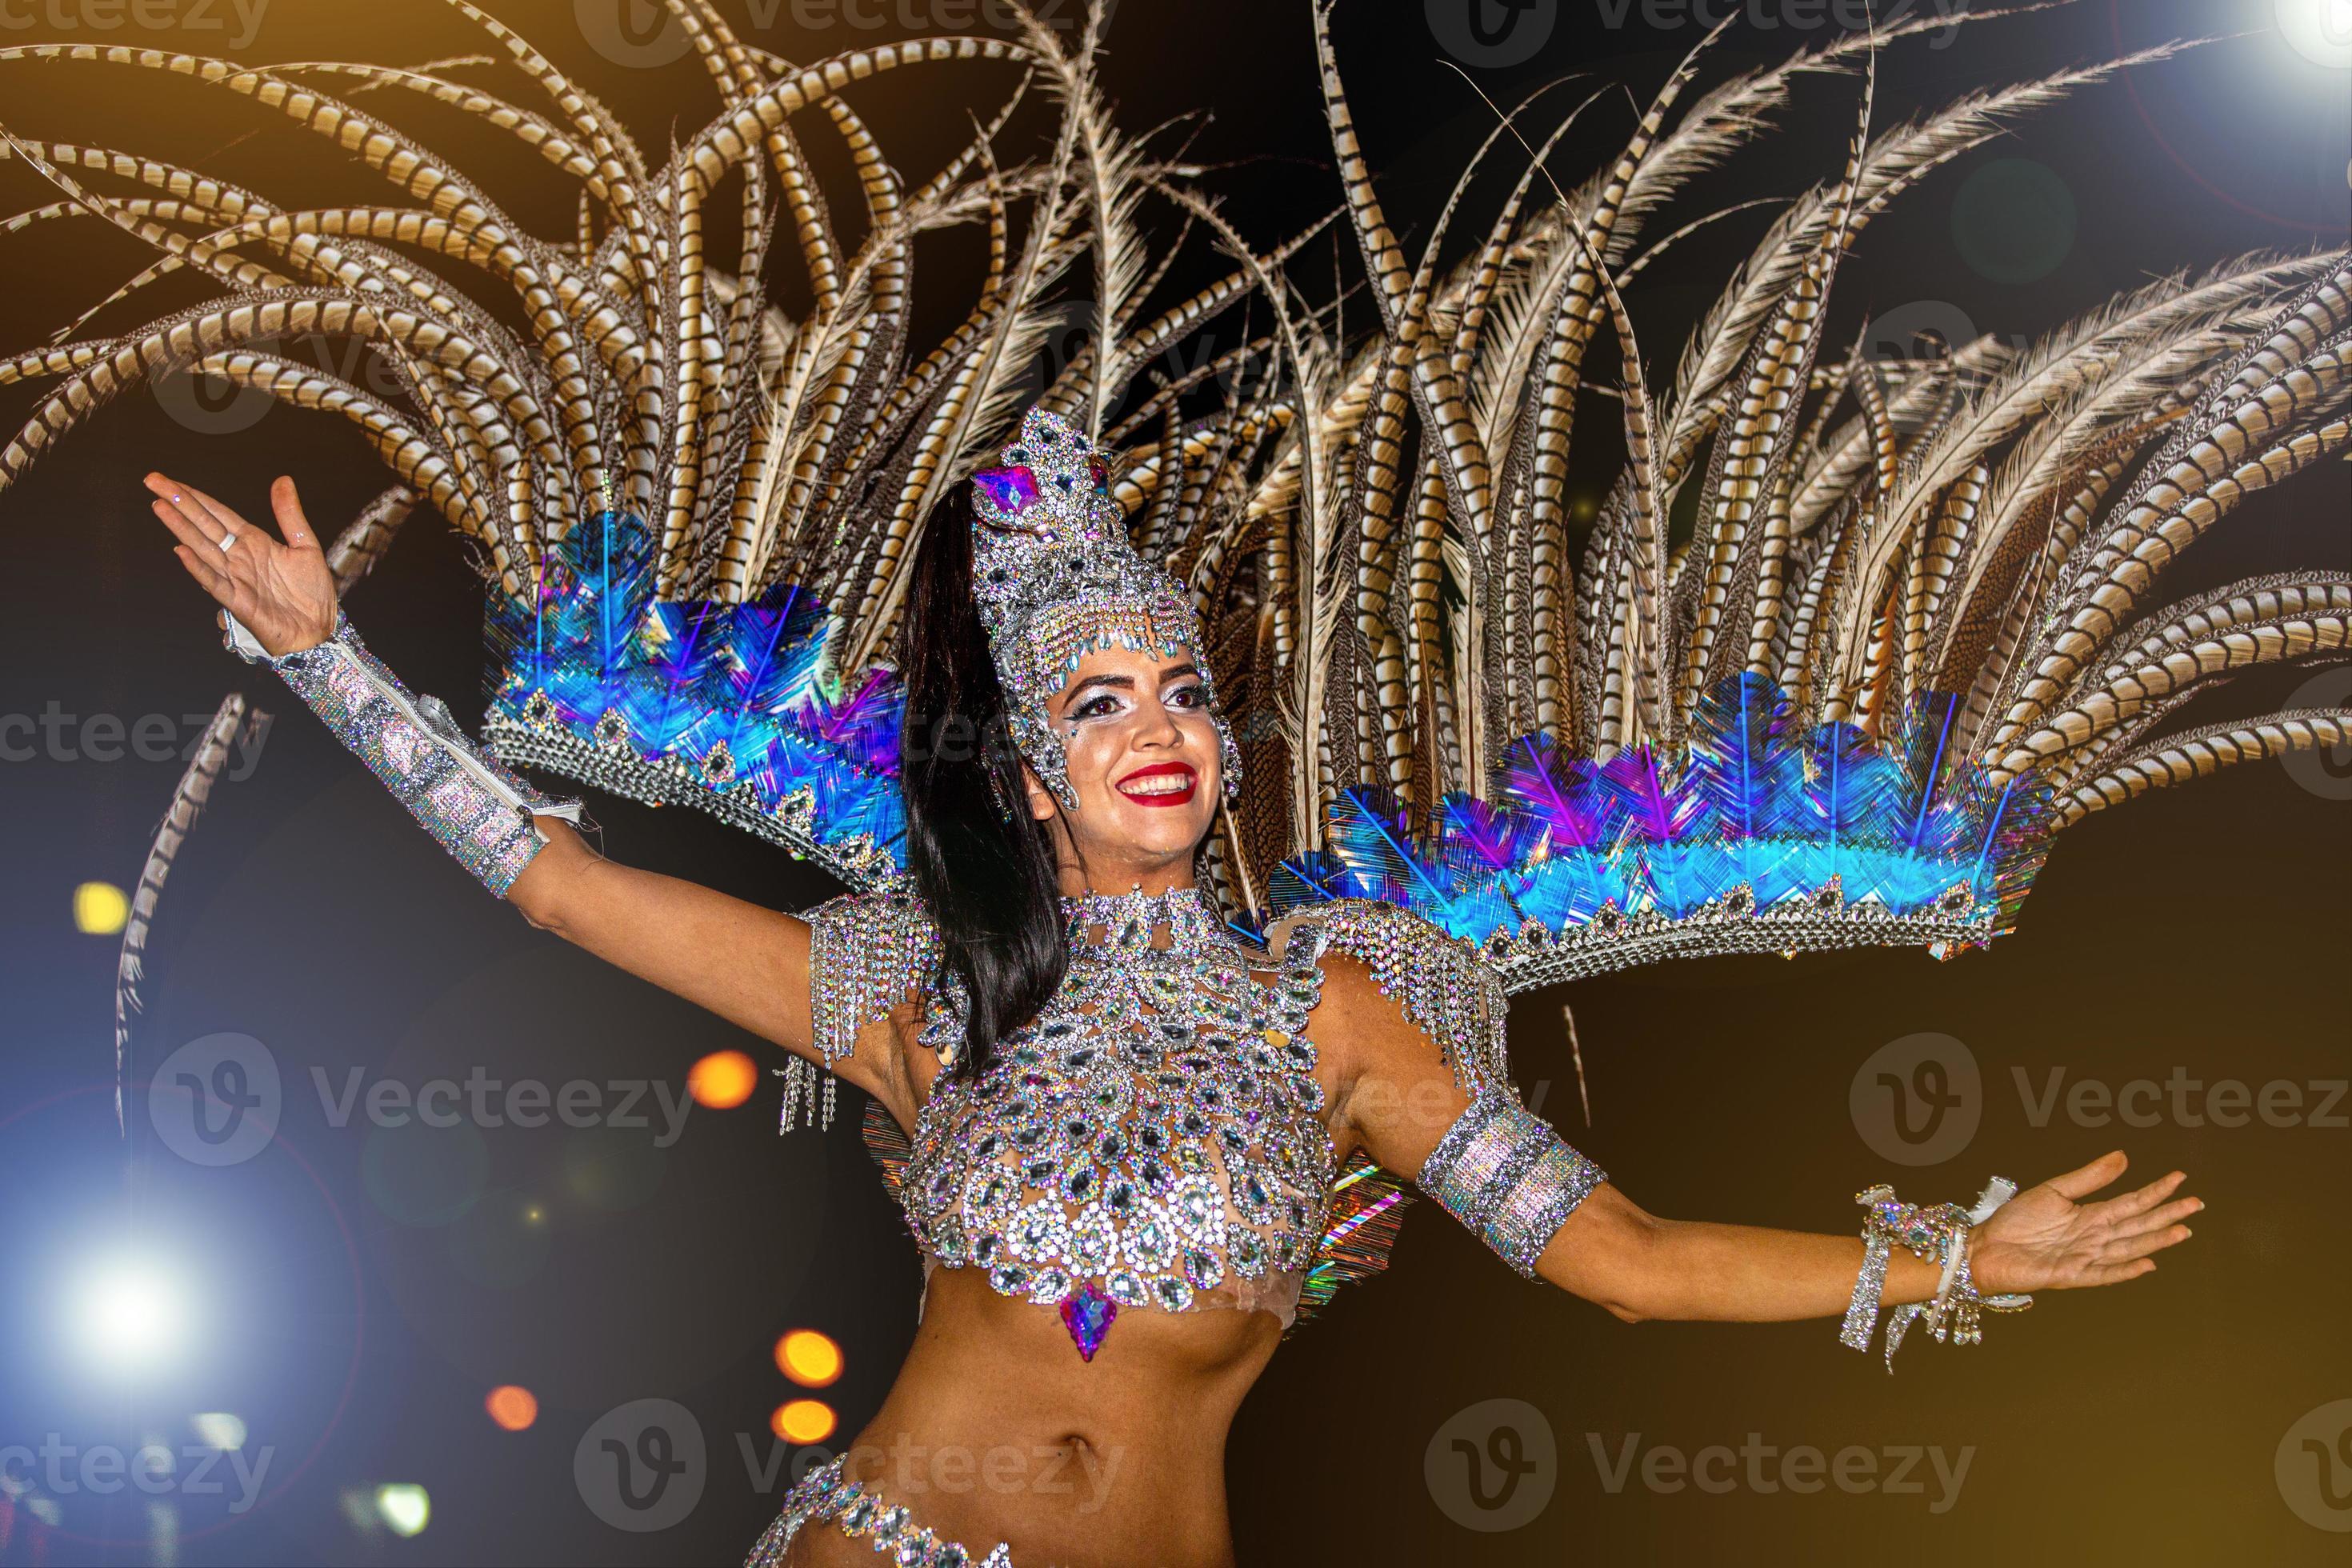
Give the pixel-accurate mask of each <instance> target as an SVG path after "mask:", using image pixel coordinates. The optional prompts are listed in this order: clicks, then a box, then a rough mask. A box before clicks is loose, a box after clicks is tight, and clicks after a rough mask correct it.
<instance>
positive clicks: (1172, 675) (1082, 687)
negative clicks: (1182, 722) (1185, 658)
mask: <svg viewBox="0 0 2352 1568" xmlns="http://www.w3.org/2000/svg"><path fill="white" fill-rule="evenodd" d="M1200 673H1201V668H1200V666H1198V665H1195V664H1177V665H1171V666H1170V667H1169V668H1167V669H1165V670H1163V671H1162V672H1161V673H1160V685H1162V686H1165V685H1167V684H1168V683H1169V682H1170V681H1171V680H1181V679H1184V678H1185V677H1186V676H1188V675H1191V676H1197V675H1199V674H1200ZM1097 686H1108V687H1111V688H1114V689H1118V690H1120V691H1132V690H1134V689H1135V677H1133V676H1131V675H1090V676H1088V677H1087V678H1086V679H1084V680H1081V681H1079V682H1078V683H1077V685H1076V687H1074V688H1072V689H1071V691H1070V695H1069V696H1068V698H1066V700H1067V701H1071V702H1076V700H1078V699H1079V698H1081V697H1083V696H1085V695H1086V694H1087V692H1088V691H1091V690H1093V689H1095V688H1096V687H1097Z"/></svg>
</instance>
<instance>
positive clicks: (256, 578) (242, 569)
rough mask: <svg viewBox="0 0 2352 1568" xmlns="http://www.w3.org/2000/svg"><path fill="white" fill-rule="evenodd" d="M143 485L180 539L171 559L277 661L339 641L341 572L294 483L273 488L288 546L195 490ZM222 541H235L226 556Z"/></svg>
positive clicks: (174, 484)
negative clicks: (337, 600) (337, 589)
mask: <svg viewBox="0 0 2352 1568" xmlns="http://www.w3.org/2000/svg"><path fill="white" fill-rule="evenodd" d="M145 483H146V486H147V488H148V489H150V490H152V491H153V492H154V494H155V498H156V499H155V502H154V509H155V515H156V516H157V517H159V518H161V519H163V526H164V527H166V528H168V529H170V530H171V531H173V533H174V534H175V535H177V536H178V537H179V540H180V542H179V543H178V544H177V545H176V546H174V547H173V554H175V555H177V556H178V557H179V558H180V564H181V565H183V566H184V567H186V568H187V569H188V575H189V576H191V577H194V579H195V580H196V581H197V583H198V584H201V585H202V586H203V588H204V590H205V593H207V594H210V595H212V596H213V597H214V598H215V599H216V600H218V601H219V602H220V603H221V605H223V606H225V607H226V609H227V610H228V612H229V613H230V614H231V615H233V616H236V618H237V619H238V620H239V621H242V622H243V623H244V624H245V628H246V629H247V631H249V632H251V633H252V634H253V635H254V637H256V639H257V640H258V641H259V642H260V644H261V646H262V647H265V648H267V649H268V651H269V652H270V654H271V655H272V656H278V655H283V654H289V653H293V652H295V651H296V650H298V649H300V648H306V647H312V646H314V645H316V644H318V643H321V642H324V641H326V640H327V638H329V637H332V636H333V635H334V631H335V574H334V573H333V572H331V571H330V570H329V569H328V566H327V554H326V552H325V551H323V550H321V549H320V548H319V541H318V537H317V536H316V535H315V534H313V533H312V532H311V531H310V521H308V520H307V519H305V518H304V517H303V515H302V502H301V500H300V499H299V497H298V496H296V495H295V493H294V481H293V480H292V479H287V478H285V477H284V476H282V475H281V476H280V477H279V478H278V482H277V483H275V484H273V485H271V486H270V487H269V505H270V510H272V511H274V512H276V513H277V514H278V528H279V530H280V531H282V532H284V534H285V535H286V542H284V543H282V544H281V543H279V542H278V541H277V540H275V539H272V538H270V537H269V531H268V529H264V528H257V527H255V526H254V525H253V524H252V523H249V522H247V521H245V519H243V518H242V517H239V516H238V515H237V514H236V512H235V511H233V510H230V509H229V508H227V507H226V506H224V505H222V504H221V503H220V502H219V501H216V500H214V499H213V498H212V497H210V496H208V495H206V494H205V492H204V491H202V490H200V489H196V488H195V487H194V485H184V484H182V483H180V482H179V481H178V480H176V479H167V478H165V477H164V476H163V475H162V474H149V475H148V476H147V478H146V480H145ZM224 540H227V541H229V545H228V548H227V549H226V550H223V549H222V548H221V542H222V541H224ZM221 625H222V626H223V627H224V628H226V626H227V625H228V623H227V622H226V621H225V620H224V621H222V622H221Z"/></svg>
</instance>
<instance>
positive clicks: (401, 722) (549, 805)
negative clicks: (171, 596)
mask: <svg viewBox="0 0 2352 1568" xmlns="http://www.w3.org/2000/svg"><path fill="white" fill-rule="evenodd" d="M221 625H222V626H223V628H224V632H225V635H224V637H222V639H221V640H222V642H223V643H224V644H225V645H226V647H228V649H229V650H230V651H231V652H233V653H235V654H236V656H237V657H238V658H242V659H244V660H245V661H246V662H247V664H258V665H263V666H266V667H267V668H270V669H273V670H275V671H277V672H278V675H280V676H281V677H283V678H284V679H285V681H286V684H287V685H288V686H289V687H291V688H293V689H294V693H295V695H296V696H298V697H299V698H301V699H302V700H303V701H304V702H305V703H307V704H309V705H310V708H311V710H313V711H315V712H316V713H317V714H318V715H319V717H320V719H321V720H323V721H325V722H326V725H327V728H328V729H329V730H331V731H333V732H334V735H335V738H336V739H337V740H339V741H341V742H342V743H343V744H344V745H346V746H348V747H350V748H351V749H352V752H356V753H357V754H358V756H359V758H360V760H361V761H362V762H363V763H366V764H367V766H368V771H369V772H370V773H373V774H375V776H376V777H377V778H379V779H381V780H383V784H384V785H385V787H386V788H388V789H390V790H391V791H392V793H393V795H394V796H395V797H397V798H398V799H399V801H400V803H401V804H402V805H404V806H406V807H407V808H408V811H409V815H411V816H414V817H415V818H416V820H417V821H418V822H420V823H422V824H424V826H425V831H426V832H428V833H430V834H432V835H433V837H435V838H436V839H438V840H440V842H441V847H443V848H445V849H446V850H448V851H449V853H450V854H452V855H454V856H456V857H457V860H458V862H459V864H461V865H463V866H464V867H465V868H466V869H467V871H468V872H470V873H471V874H472V875H473V877H474V879H476V880H477V881H478V882H480V883H481V884H482V885H483V886H484V887H486V888H488V889H489V890H490V891H491V892H492V893H493V894H495V895H497V896H498V897H499V898H501V899H503V898H505V897H506V896H507V889H508V888H509V887H510V886H512V884H513V882H514V879H515V878H516V877H518V876H520V874H521V872H522V868H524V867H525V866H527V865H529V864H530V861H531V858H532V857H534V856H536V855H537V854H538V853H539V852H540V850H541V849H542V848H545V847H546V846H547V836H546V835H545V834H543V833H541V831H540V830H539V829H538V827H537V826H534V825H533V824H532V822H531V820H530V819H531V817H532V816H534V815H536V816H560V817H562V818H563V819H564V820H565V821H567V822H572V823H575V824H576V823H579V822H581V821H582V820H583V816H582V811H581V804H580V802H579V801H578V800H576V799H558V798H556V797H554V796H551V795H545V794H543V793H541V791H540V790H538V789H536V788H534V787H532V785H531V784H529V783H527V782H526V781H525V780H523V779H522V778H520V776H518V775H517V774H515V773H512V772H510V771H509V769H507V768H506V767H505V766H503V765H502V764H500V763H499V762H498V761H497V759H495V758H493V757H491V756H490V755H488V753H487V752H485V751H484V750H483V749H482V748H481V746H480V745H478V743H477V742H475V741H474V740H473V739H472V738H470V737H469V736H467V733H466V731H464V729H463V728H461V727H460V726H459V725H458V723H457V720H456V719H454V718H453V717H451V716H450V713H449V710H448V708H447V707H446V706H445V705H444V704H443V703H442V701H441V700H440V699H439V698H437V697H431V696H425V697H417V696H415V695H413V694H412V693H411V692H410V691H409V689H408V688H407V687H405V686H404V685H402V684H401V681H400V678H399V677H397V676H395V675H394V674H393V673H392V671H391V670H389V669H387V668H384V665H383V661H382V660H380V659H378V658H376V657H375V656H374V655H373V654H372V653H370V652H368V650H367V645H366V644H364V643H363V642H362V641H361V640H360V635H359V631H358V628H356V627H355V626H352V623H351V617H350V616H347V615H346V614H344V612H343V611H342V609H341V607H340V606H339V607H338V608H337V609H336V611H335V630H334V633H333V635H332V636H331V637H328V638H327V639H326V640H325V641H323V642H320V643H318V644H316V645H314V646H312V647H306V648H298V649H296V650H295V651H294V652H292V653H289V654H281V655H273V654H271V653H270V652H269V651H268V649H267V648H264V647H262V646H261V644H260V642H259V640H258V639H257V638H256V637H254V635H253V633H252V632H251V631H250V630H248V629H247V627H246V626H245V624H244V623H243V622H241V621H239V620H238V619H237V618H236V616H234V615H232V614H230V613H229V612H228V611H226V610H223V611H222V612H221ZM592 826H593V825H592Z"/></svg>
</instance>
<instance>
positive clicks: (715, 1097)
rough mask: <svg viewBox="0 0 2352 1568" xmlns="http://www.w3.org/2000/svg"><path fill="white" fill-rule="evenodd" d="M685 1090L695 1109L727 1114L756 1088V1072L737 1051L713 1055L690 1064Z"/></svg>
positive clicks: (747, 1058)
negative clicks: (701, 1107)
mask: <svg viewBox="0 0 2352 1568" xmlns="http://www.w3.org/2000/svg"><path fill="white" fill-rule="evenodd" d="M686 1087H687V1091H688V1093H690V1094H692V1095H693V1096H694V1100H695V1103H696V1104H697V1105H707V1106H709V1107H710V1109H711V1110H733V1109H734V1108H735V1107H736V1106H739V1105H740V1104H742V1103H743V1102H744V1101H745V1100H749V1099H751V1091H752V1090H753V1089H757V1088H759V1087H760V1069H759V1068H757V1067H755V1066H753V1065H752V1062H751V1058H750V1057H747V1056H745V1055H744V1054H743V1053H742V1052H741V1051H713V1052H711V1053H710V1054H709V1056H707V1057H705V1058H702V1059H701V1060H700V1061H698V1062H697V1063H695V1064H694V1069H693V1070H692V1071H691V1072H689V1073H688V1074H687V1075H686Z"/></svg>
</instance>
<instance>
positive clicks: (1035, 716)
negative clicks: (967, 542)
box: [971, 408, 1241, 811]
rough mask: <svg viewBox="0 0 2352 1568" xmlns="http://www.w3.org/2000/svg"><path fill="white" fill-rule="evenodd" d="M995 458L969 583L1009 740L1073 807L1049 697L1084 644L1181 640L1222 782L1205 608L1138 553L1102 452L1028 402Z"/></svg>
mask: <svg viewBox="0 0 2352 1568" xmlns="http://www.w3.org/2000/svg"><path fill="white" fill-rule="evenodd" d="M997 458H998V466H997V467H995V468H982V469H981V470H980V471H979V472H977V473H975V474H974V475H972V492H973V508H972V510H973V512H974V513H975V521H974V524H973V528H972V551H971V557H972V566H971V571H972V592H973V595H974V596H975V597H976V598H977V599H978V600H979V601H980V622H981V626H982V628H983V629H985V630H986V631H987V633H988V644H989V651H990V653H991V655H992V657H993V658H994V660H995V664H996V678H997V680H998V682H999V683H1000V684H1001V685H1003V688H1004V697H1005V705H1006V707H1007V709H1008V710H1009V719H1010V722H1011V728H1012V731H1013V744H1014V745H1015V746H1016V747H1018V748H1019V749H1020V752H1021V754H1022V756H1023V757H1024V759H1025V760H1026V761H1027V762H1028V763H1029V765H1030V767H1031V768H1032V769H1034V771H1035V772H1036V774H1037V776H1038V777H1039V778H1040V779H1042V780H1043V781H1045V787H1046V788H1048V789H1050V790H1052V791H1053V792H1054V798H1055V799H1056V800H1058V801H1060V802H1061V803H1062V806H1063V808H1064V809H1065V810H1073V811H1074V810H1076V808H1077V797H1076V793H1075V792H1074V791H1073V790H1072V789H1071V788H1070V780H1069V772H1068V767H1067V759H1066V753H1065V751H1064V747H1065V745H1066V741H1065V739H1064V737H1063V734H1062V732H1061V731H1058V730H1056V729H1055V726H1054V724H1053V721H1052V719H1051V717H1050V710H1049V708H1048V706H1047V704H1048V703H1050V702H1051V701H1052V700H1053V698H1054V696H1055V693H1057V692H1059V691H1060V690H1061V689H1062V688H1063V687H1065V686H1066V685H1068V684H1069V680H1070V675H1071V673H1072V671H1074V670H1076V668H1077V666H1078V661H1079V660H1080V659H1082V658H1085V657H1086V656H1087V653H1089V652H1090V651H1092V650H1094V649H1096V648H1102V647H1129V648H1138V649H1141V650H1143V651H1146V652H1150V653H1153V654H1157V655H1159V656H1160V657H1161V658H1167V657H1169V656H1170V655H1171V654H1173V653H1174V652H1176V651H1177V650H1178V649H1180V648H1181V649H1183V650H1185V651H1187V652H1189V653H1190V654H1191V655H1192V662H1193V663H1194V664H1195V665H1197V666H1199V667H1200V670H1201V683H1202V687H1203V688H1204V689H1205V690H1206V692H1207V696H1208V700H1209V704H1210V716H1211V721H1212V722H1213V723H1214V724H1215V725H1216V727H1217V736H1218V741H1219V751H1220V753H1221V758H1222V762H1223V773H1224V784H1225V790H1226V792H1227V794H1228V795H1230V794H1231V793H1232V792H1233V791H1234V789H1235V788H1236V787H1237V786H1238V785H1239V784H1240V780H1241V756H1240V753H1239V752H1238V751H1237V750H1236V748H1235V747H1234V742H1233V735H1232V731H1230V730H1229V729H1228V727H1227V726H1226V723H1225V721H1224V720H1223V718H1220V717H1218V716H1217V714H1216V682H1215V679H1214V678H1213V676H1212V675H1211V674H1210V672H1209V664H1208V652H1207V649H1206V647H1204V646H1203V644H1202V637H1201V624H1200V618H1199V616H1196V615H1195V614H1194V613H1193V609H1192V600H1191V598H1190V597H1189V596H1188V595H1186V594H1185V592H1184V588H1183V584H1180V583H1178V582H1177V581H1176V580H1175V579H1174V578H1173V577H1171V576H1170V575H1169V574H1167V573H1165V572H1163V571H1161V570H1160V569H1159V568H1158V567H1156V566H1153V565H1152V564H1151V563H1149V562H1147V561H1145V560H1144V559H1143V557H1142V556H1140V555H1139V554H1137V553H1136V552H1135V549H1134V547H1133V546H1132V545H1130V544H1129V543H1128V540H1127V517H1126V514H1125V513H1124V512H1122V511H1121V510H1119V505H1118V502H1117V501H1116V500H1112V499H1111V493H1110V467H1109V464H1108V462H1107V461H1106V460H1105V458H1104V454H1103V453H1102V452H1101V451H1099V450H1098V449H1097V447H1096V446H1095V444H1094V443H1093V442H1092V441H1090V440H1088V439H1087V435H1086V432H1084V431H1082V430H1080V429H1077V428H1076V426H1072V425H1071V424H1070V423H1069V422H1068V421H1067V420H1066V419H1064V418H1062V417H1061V416H1059V415H1057V414H1052V413H1048V412H1047V411H1045V409H1042V408H1032V409H1030V410H1029V411H1028V412H1027V413H1026V414H1024V415H1023V416H1021V430H1020V434H1019V435H1017V436H1016V437H1013V441H1012V442H1011V443H1010V444H1009V445H1007V446H1005V447H1003V448H1002V449H1001V450H1000V451H999V452H998V453H997Z"/></svg>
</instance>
